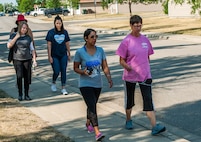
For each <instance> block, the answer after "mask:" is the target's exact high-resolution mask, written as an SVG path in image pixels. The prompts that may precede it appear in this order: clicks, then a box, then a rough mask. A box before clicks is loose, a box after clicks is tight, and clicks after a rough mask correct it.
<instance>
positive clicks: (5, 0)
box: [0, 0, 17, 4]
mask: <svg viewBox="0 0 201 142" xmlns="http://www.w3.org/2000/svg"><path fill="white" fill-rule="evenodd" d="M11 2H12V3H13V4H17V3H16V0H0V3H1V4H4V3H11Z"/></svg>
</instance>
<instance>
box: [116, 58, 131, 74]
mask: <svg viewBox="0 0 201 142" xmlns="http://www.w3.org/2000/svg"><path fill="white" fill-rule="evenodd" d="M119 62H120V65H121V66H122V67H123V68H124V69H126V70H127V71H131V70H132V68H131V66H129V65H128V64H127V63H126V61H125V59H124V58H122V57H120V59H119Z"/></svg>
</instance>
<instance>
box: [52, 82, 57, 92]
mask: <svg viewBox="0 0 201 142" xmlns="http://www.w3.org/2000/svg"><path fill="white" fill-rule="evenodd" d="M51 90H52V92H56V91H57V87H56V84H54V83H52V85H51Z"/></svg>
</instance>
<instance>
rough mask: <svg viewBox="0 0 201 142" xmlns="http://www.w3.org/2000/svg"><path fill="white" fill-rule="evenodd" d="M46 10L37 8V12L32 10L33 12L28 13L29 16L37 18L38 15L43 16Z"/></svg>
mask: <svg viewBox="0 0 201 142" xmlns="http://www.w3.org/2000/svg"><path fill="white" fill-rule="evenodd" d="M45 9H46V8H38V9H37V10H34V11H31V12H30V15H31V16H35V17H36V16H38V15H44V14H45V13H44V11H45Z"/></svg>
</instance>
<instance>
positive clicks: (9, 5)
mask: <svg viewBox="0 0 201 142" xmlns="http://www.w3.org/2000/svg"><path fill="white" fill-rule="evenodd" d="M4 8H5V13H9V12H14V11H16V9H17V7H16V6H13V3H5V4H4Z"/></svg>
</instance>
